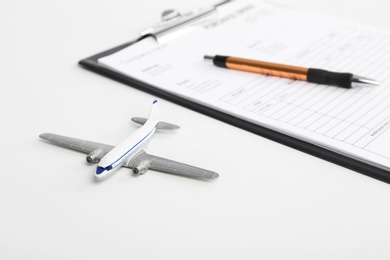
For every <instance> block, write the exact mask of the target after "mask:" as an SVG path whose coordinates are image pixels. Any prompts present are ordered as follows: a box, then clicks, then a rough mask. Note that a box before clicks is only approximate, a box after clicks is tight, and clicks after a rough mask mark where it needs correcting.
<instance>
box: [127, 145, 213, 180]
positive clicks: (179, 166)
mask: <svg viewBox="0 0 390 260" xmlns="http://www.w3.org/2000/svg"><path fill="white" fill-rule="evenodd" d="M145 162H146V164H147V165H148V167H149V169H151V170H156V171H161V172H166V173H171V174H177V175H182V176H187V177H192V178H198V179H211V180H212V179H217V178H218V177H219V175H218V173H216V172H213V171H209V170H206V169H202V168H198V167H195V166H191V165H188V164H184V163H180V162H176V161H172V160H169V159H165V158H161V157H158V156H155V155H150V154H147V153H146V152H144V151H142V152H140V153H139V154H137V155H136V156H135V157H134V158H132V159H131V160H130V161H129V162H128V163H127V164H126V165H123V166H124V167H128V168H133V167H136V165H139V164H144V163H145Z"/></svg>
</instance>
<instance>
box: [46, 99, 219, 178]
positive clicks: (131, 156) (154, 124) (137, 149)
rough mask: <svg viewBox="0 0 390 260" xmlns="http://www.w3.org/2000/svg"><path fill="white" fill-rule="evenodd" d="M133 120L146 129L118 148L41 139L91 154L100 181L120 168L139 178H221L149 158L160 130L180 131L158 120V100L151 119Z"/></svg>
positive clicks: (55, 137) (64, 139)
mask: <svg viewBox="0 0 390 260" xmlns="http://www.w3.org/2000/svg"><path fill="white" fill-rule="evenodd" d="M132 120H133V121H134V122H136V123H138V124H141V125H143V126H142V127H140V128H139V129H137V130H136V131H135V132H134V133H133V134H132V135H130V136H129V137H127V138H126V139H125V140H123V141H122V142H121V143H120V144H119V145H118V146H115V147H114V146H111V145H106V144H100V143H95V142H90V141H85V140H81V139H76V138H71V137H65V136H60V135H55V134H49V133H46V134H41V135H40V137H41V138H43V139H46V140H48V141H51V142H53V143H55V144H57V145H59V146H62V147H66V148H70V149H72V150H76V151H80V152H83V153H86V154H88V155H87V158H86V159H87V162H88V163H98V165H97V168H96V173H95V176H96V178H97V179H99V180H102V179H105V178H107V177H109V176H111V175H112V174H113V173H114V172H116V171H117V170H118V169H119V168H121V167H127V168H131V169H132V170H133V173H134V174H136V175H142V174H145V173H146V172H147V171H148V170H149V169H151V170H156V171H162V172H167V173H172V174H177V175H183V176H188V177H193V178H200V179H216V178H218V177H219V175H218V173H216V172H212V171H209V170H205V169H201V168H198V167H194V166H191V165H187V164H183V163H179V162H175V161H171V160H168V159H164V158H161V157H157V156H154V155H149V154H147V153H146V152H145V151H144V149H145V148H146V146H147V145H148V143H149V141H150V139H151V137H152V136H153V134H154V133H155V132H156V130H157V129H166V130H174V129H177V128H179V126H177V125H173V124H170V123H166V122H161V121H160V120H159V116H158V102H157V100H155V101H154V102H153V105H152V109H151V111H150V114H149V118H148V119H146V118H138V117H135V118H132Z"/></svg>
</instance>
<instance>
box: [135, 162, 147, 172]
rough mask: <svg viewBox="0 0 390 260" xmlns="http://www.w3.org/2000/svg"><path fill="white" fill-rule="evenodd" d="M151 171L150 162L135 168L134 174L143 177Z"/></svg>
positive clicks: (139, 164) (142, 163) (140, 163)
mask: <svg viewBox="0 0 390 260" xmlns="http://www.w3.org/2000/svg"><path fill="white" fill-rule="evenodd" d="M148 170H149V162H147V161H144V162H139V163H138V164H137V165H135V166H134V167H133V173H134V174H136V175H143V174H145V173H146V172H147V171H148Z"/></svg>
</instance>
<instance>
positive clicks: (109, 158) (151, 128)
mask: <svg viewBox="0 0 390 260" xmlns="http://www.w3.org/2000/svg"><path fill="white" fill-rule="evenodd" d="M155 105H156V103H154V104H153V106H155ZM154 111H155V109H152V110H151V112H150V116H149V119H148V121H147V122H146V123H145V124H144V125H143V126H142V127H141V128H139V129H137V130H136V131H135V132H134V133H132V134H131V135H130V136H129V137H127V138H126V139H125V140H123V141H122V142H121V143H120V144H119V145H117V146H116V147H115V148H114V149H112V150H111V151H110V152H109V153H107V154H106V155H105V156H104V157H103V158H102V159H101V160H100V162H99V164H98V166H97V168H96V173H95V176H96V178H98V179H103V178H106V177H108V176H110V175H112V174H113V173H114V172H116V171H117V170H118V169H120V168H121V166H122V165H123V164H124V163H127V162H128V161H129V160H131V158H132V157H134V156H135V155H136V154H137V153H138V152H139V151H141V150H143V149H145V148H146V146H147V145H148V144H149V141H150V138H151V137H152V136H153V134H154V133H155V132H156V126H157V124H158V122H159V120H158V116H157V114H156V112H154Z"/></svg>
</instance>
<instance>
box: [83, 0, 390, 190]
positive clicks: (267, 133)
mask: <svg viewBox="0 0 390 260" xmlns="http://www.w3.org/2000/svg"><path fill="white" fill-rule="evenodd" d="M230 2H232V1H224V2H221V3H219V4H216V5H214V6H212V7H210V8H205V9H199V10H195V11H190V12H189V13H186V14H180V13H178V12H176V11H173V10H168V11H166V12H164V13H163V16H162V22H161V24H158V25H156V26H153V27H151V28H149V29H147V30H145V31H144V32H142V33H141V36H140V37H139V38H138V39H134V40H132V41H129V42H127V43H124V44H122V45H119V46H116V47H114V48H111V49H108V50H105V51H103V52H100V53H98V54H95V55H93V56H90V57H88V58H85V59H82V60H80V61H79V64H80V65H81V66H82V67H84V68H86V69H88V70H90V71H93V72H95V73H98V74H100V75H103V76H105V77H108V78H111V79H113V80H115V81H118V82H121V83H124V84H126V85H129V86H131V87H134V88H136V89H138V90H141V91H144V92H147V93H149V94H151V95H153V96H157V97H159V98H162V99H165V100H168V101H170V102H173V103H175V104H177V105H180V106H183V107H185V108H188V109H191V110H193V111H196V112H199V113H201V114H203V115H206V116H210V117H212V118H214V119H217V120H220V121H222V122H225V123H228V124H230V125H233V126H235V127H238V128H241V129H243V130H246V131H249V132H251V133H254V134H257V135H259V136H262V137H265V138H267V139H270V140H273V141H275V142H278V143H280V144H283V145H286V146H288V147H291V148H294V149H296V150H299V151H301V152H304V153H307V154H310V155H312V156H315V157H318V158H321V159H324V160H326V161H329V162H332V163H334V164H337V165H339V166H342V167H345V168H348V169H351V170H353V171H356V172H359V173H362V174H364V175H367V176H369V177H372V178H375V179H377V180H381V181H384V182H387V183H390V172H389V171H387V170H385V169H383V168H380V167H376V166H374V165H371V164H368V163H366V162H363V161H360V160H358V159H355V158H351V157H348V156H345V155H343V154H340V153H337V152H334V151H332V150H329V149H326V148H323V147H321V146H318V145H315V144H312V143H309V142H306V141H304V140H301V139H298V138H295V137H292V136H289V135H286V134H284V133H281V132H278V131H275V130H272V129H269V128H266V127H263V126H259V125H257V124H254V123H251V122H249V121H246V120H243V119H240V118H237V117H235V116H232V115H230V114H227V113H224V112H221V111H218V110H215V109H213V108H210V107H207V106H205V105H202V104H200V103H198V102H193V101H190V100H187V99H185V98H183V97H181V96H179V95H175V94H173V93H170V92H167V91H164V90H161V89H160V88H158V87H156V86H154V85H151V84H147V83H145V82H143V81H140V80H138V79H136V78H133V77H130V76H127V75H123V74H121V73H118V72H115V71H113V70H110V69H108V68H106V67H104V66H101V65H100V64H99V62H98V60H99V59H100V58H102V57H106V56H109V55H111V54H113V53H116V52H118V51H120V50H122V49H125V48H127V47H129V46H131V45H133V44H134V43H136V42H138V41H140V40H142V39H144V38H145V37H155V38H157V37H158V36H159V35H165V34H167V33H170V32H171V31H172V30H175V28H178V27H183V26H187V25H188V24H190V23H192V22H194V21H196V20H198V19H199V18H202V17H204V16H207V15H212V14H213V12H214V11H215V10H216V9H217V8H218V7H219V6H222V5H226V4H229V3H230Z"/></svg>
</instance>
